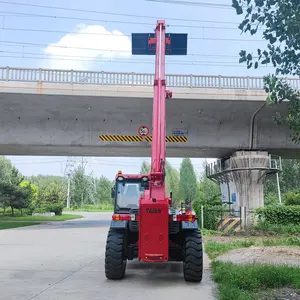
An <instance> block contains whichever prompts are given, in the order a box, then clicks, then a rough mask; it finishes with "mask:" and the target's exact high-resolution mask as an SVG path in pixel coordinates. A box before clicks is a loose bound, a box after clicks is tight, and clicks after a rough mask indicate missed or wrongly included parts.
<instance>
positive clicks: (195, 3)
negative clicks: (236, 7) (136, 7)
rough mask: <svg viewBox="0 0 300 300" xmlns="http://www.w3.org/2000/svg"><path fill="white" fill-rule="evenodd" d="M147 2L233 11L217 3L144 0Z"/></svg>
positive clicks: (226, 5)
mask: <svg viewBox="0 0 300 300" xmlns="http://www.w3.org/2000/svg"><path fill="white" fill-rule="evenodd" d="M145 1H147V2H159V3H167V4H180V5H186V6H203V7H209V8H224V9H233V8H232V6H231V5H228V4H221V3H220V4H219V3H207V2H192V1H180V0H145Z"/></svg>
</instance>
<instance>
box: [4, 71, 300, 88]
mask: <svg viewBox="0 0 300 300" xmlns="http://www.w3.org/2000/svg"><path fill="white" fill-rule="evenodd" d="M286 80H287V82H288V83H289V84H290V85H291V86H292V87H293V88H294V89H300V80H299V79H294V78H286ZM0 81H22V82H39V83H43V82H46V83H66V84H91V85H127V86H152V85H153V81H154V74H151V73H124V72H122V73H121V72H93V71H75V70H55V69H23V68H10V67H0ZM166 83H167V86H168V87H180V88H214V89H243V90H262V89H263V78H262V77H235V76H206V75H192V74H191V75H181V74H167V75H166Z"/></svg>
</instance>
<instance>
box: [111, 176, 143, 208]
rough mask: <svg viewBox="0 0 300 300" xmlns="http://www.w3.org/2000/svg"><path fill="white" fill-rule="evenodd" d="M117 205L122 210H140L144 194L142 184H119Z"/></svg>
mask: <svg viewBox="0 0 300 300" xmlns="http://www.w3.org/2000/svg"><path fill="white" fill-rule="evenodd" d="M116 192H117V205H118V206H119V207H120V208H138V207H139V199H140V195H141V194H142V193H143V192H144V188H143V187H142V186H141V182H124V183H123V182H118V183H117V190H116Z"/></svg>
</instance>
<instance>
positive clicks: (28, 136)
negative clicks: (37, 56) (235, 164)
mask: <svg viewBox="0 0 300 300" xmlns="http://www.w3.org/2000/svg"><path fill="white" fill-rule="evenodd" d="M0 80H1V81H0V106H1V109H0V120H1V128H0V154H1V155H47V156H48V155H75V156H76V155H79V156H127V157H129V156H131V157H133V156H150V145H151V144H150V143H140V142H134V143H133V142H104V141H100V140H99V136H100V135H122V136H123V135H126V136H137V135H138V133H137V131H138V128H139V126H141V125H146V126H149V128H150V129H151V121H152V119H151V115H152V99H153V86H152V85H153V74H138V73H105V72H88V71H72V70H45V69H18V68H9V67H7V68H0ZM166 80H167V87H168V88H169V89H171V90H172V92H173V98H172V99H170V100H168V101H167V135H168V136H172V134H173V130H174V129H181V130H182V131H183V132H184V131H186V132H187V142H183V143H167V155H168V156H169V157H183V156H187V157H207V158H209V157H211V158H215V157H226V156H230V155H231V154H232V153H233V152H234V151H236V150H239V149H243V150H247V149H260V150H268V151H269V153H274V154H278V155H281V156H282V157H300V151H299V149H300V146H299V145H295V144H294V143H293V142H292V141H291V140H290V138H289V135H290V132H289V130H288V129H287V128H284V127H283V126H276V125H274V124H273V123H272V115H273V114H274V112H275V111H276V110H279V111H281V112H283V111H285V110H286V104H282V105H280V106H278V107H276V110H275V108H271V107H266V106H263V105H264V103H265V98H266V94H265V93H264V91H263V89H262V88H263V80H262V78H256V77H224V76H202V75H167V78H166ZM289 82H290V83H291V84H292V85H293V86H294V87H296V88H300V81H299V80H296V79H289ZM254 116H255V117H254Z"/></svg>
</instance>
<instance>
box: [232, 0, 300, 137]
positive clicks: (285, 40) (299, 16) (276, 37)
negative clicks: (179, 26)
mask: <svg viewBox="0 0 300 300" xmlns="http://www.w3.org/2000/svg"><path fill="white" fill-rule="evenodd" d="M232 6H233V7H234V8H235V10H236V13H237V14H238V15H242V14H244V13H245V17H244V20H243V21H242V22H241V23H240V24H239V29H240V30H241V31H242V32H250V34H251V35H254V34H257V32H258V29H259V28H260V27H264V29H263V33H262V35H263V37H264V38H265V39H266V40H267V41H268V45H267V49H264V50H262V49H257V56H256V57H254V55H253V53H247V52H246V50H241V51H240V63H247V68H248V69H250V68H251V67H254V68H255V69H257V68H258V66H259V64H261V65H266V64H269V63H272V64H273V66H274V68H275V74H276V75H268V76H265V77H264V85H265V87H264V88H265V91H266V92H267V93H269V96H268V98H267V103H269V104H272V105H276V104H278V103H282V101H283V100H288V114H287V115H286V116H281V115H280V114H279V113H278V112H277V113H276V114H275V115H274V121H275V122H276V123H277V124H286V125H287V126H289V128H290V129H291V130H292V140H293V141H294V142H296V143H299V142H300V91H299V90H295V89H293V88H292V87H291V86H289V85H288V84H287V83H286V82H284V80H283V79H278V78H277V75H292V76H300V30H299V24H300V6H299V0H285V1H276V0H232ZM254 58H255V59H256V61H255V62H254V63H253V61H254Z"/></svg>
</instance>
